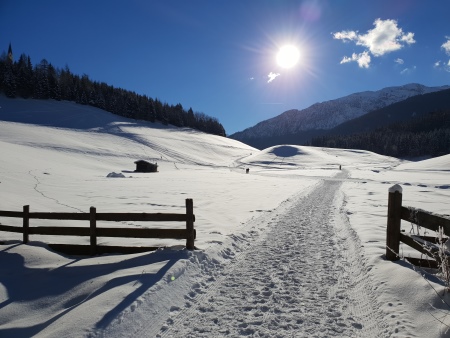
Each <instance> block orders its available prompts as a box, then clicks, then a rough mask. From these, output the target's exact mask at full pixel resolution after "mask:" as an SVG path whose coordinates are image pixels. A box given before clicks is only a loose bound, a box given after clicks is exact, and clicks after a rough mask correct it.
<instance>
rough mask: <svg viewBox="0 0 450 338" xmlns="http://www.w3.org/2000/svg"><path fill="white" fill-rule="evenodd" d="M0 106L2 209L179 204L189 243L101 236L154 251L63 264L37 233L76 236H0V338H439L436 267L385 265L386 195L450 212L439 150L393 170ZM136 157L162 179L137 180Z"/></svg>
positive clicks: (348, 154) (0, 102)
mask: <svg viewBox="0 0 450 338" xmlns="http://www.w3.org/2000/svg"><path fill="white" fill-rule="evenodd" d="M0 107H1V108H0V121H1V122H0V155H1V161H0V191H1V203H0V210H16V211H21V210H22V206H23V205H30V210H31V211H32V212H33V211H52V212H56V211H60V212H74V211H75V212H88V211H89V207H90V206H95V207H96V208H97V211H98V212H150V213H153V212H181V213H182V212H184V211H185V209H184V201H185V199H186V198H192V199H193V200H194V213H195V215H196V222H195V228H196V230H197V239H196V242H195V245H196V247H197V248H198V250H195V251H193V252H189V251H185V250H183V249H182V247H183V245H184V244H185V242H184V241H178V240H171V239H167V240H166V239H163V240H152V239H150V240H149V239H120V238H99V239H98V242H99V244H104V245H108V244H111V245H119V244H124V245H136V246H139V245H149V246H150V245H161V246H163V247H164V248H163V249H160V250H158V251H156V252H153V253H141V254H133V255H103V256H97V257H86V256H83V257H77V256H67V255H62V254H60V253H58V252H54V251H52V250H50V249H49V248H48V247H47V246H46V243H80V244H88V241H89V239H88V238H84V237H51V236H37V235H31V236H30V243H29V245H22V244H21V239H22V236H21V234H16V233H7V232H0V337H31V336H36V337H221V336H229V337H238V336H250V337H335V336H336V337H391V336H395V337H442V336H446V335H450V333H448V332H447V329H448V326H447V325H450V317H449V315H450V306H448V305H446V304H445V303H443V302H442V301H441V298H440V296H442V295H443V291H444V287H443V283H442V282H440V281H439V279H438V278H437V277H438V276H437V275H435V274H429V273H428V274H425V278H426V279H425V278H424V277H422V276H421V273H423V272H421V271H414V269H412V268H411V266H409V265H408V264H407V263H405V262H395V263H393V262H387V261H386V260H385V259H384V253H385V237H386V234H385V229H386V213H387V196H388V189H389V187H391V186H392V185H394V184H400V185H401V186H402V187H403V204H404V205H408V206H414V207H420V208H422V209H425V210H428V211H432V212H435V213H439V214H447V215H448V214H449V209H448V206H449V201H450V199H449V197H450V155H446V156H443V157H440V158H434V159H430V160H425V161H421V162H402V161H399V160H397V159H395V158H389V157H385V156H381V155H377V154H374V153H370V152H366V151H360V150H342V149H322V148H312V147H299V146H289V145H280V146H277V147H273V148H269V149H266V150H263V151H259V150H257V149H254V148H252V147H249V146H247V145H245V144H242V143H240V142H237V141H234V140H231V139H226V138H222V137H216V136H212V135H206V134H203V133H200V132H196V131H192V130H189V129H177V128H171V127H168V126H162V125H160V124H150V123H144V122H139V121H134V120H127V119H124V118H120V117H117V116H114V115H112V114H109V113H106V112H104V111H101V110H98V109H95V108H92V107H87V106H80V105H76V104H74V103H70V102H53V101H34V100H22V99H14V100H11V99H6V98H4V97H1V96H0ZM139 159H143V160H149V161H151V162H157V163H158V166H159V172H158V173H135V172H134V169H135V164H134V161H136V160H139ZM339 165H341V166H342V170H339ZM245 169H249V174H246V173H245ZM110 173H116V174H118V173H120V174H122V175H123V176H124V177H122V178H121V177H107V176H108V174H110ZM113 176H117V175H113ZM0 223H1V224H6V225H17V226H20V225H21V220H20V219H14V218H5V217H3V218H0ZM84 223H86V222H84ZM84 223H83V222H76V221H45V220H31V222H30V226H39V225H58V226H62V225H68V226H70V225H74V226H82V225H83V224H84ZM99 223H100V226H106V225H107V226H113V225H114V224H111V223H106V222H104V223H102V222H99ZM122 223H123V224H118V225H119V226H129V227H153V226H155V227H160V226H161V224H151V223H148V224H146V223H138V222H122ZM85 225H86V227H88V226H89V224H85ZM163 226H167V227H174V225H173V224H166V225H163ZM175 226H179V227H183V225H182V224H181V225H180V224H178V225H177V224H175ZM403 228H404V229H405V230H406V231H408V232H409V231H410V230H411V229H412V226H411V225H410V224H407V223H406V222H404V223H403ZM401 250H402V251H403V252H404V253H405V254H410V253H413V251H411V250H409V249H408V248H406V247H405V246H403V245H402V246H401ZM436 292H437V293H436ZM444 297H445V299H446V300H447V303H449V304H450V302H449V300H448V298H447V296H444Z"/></svg>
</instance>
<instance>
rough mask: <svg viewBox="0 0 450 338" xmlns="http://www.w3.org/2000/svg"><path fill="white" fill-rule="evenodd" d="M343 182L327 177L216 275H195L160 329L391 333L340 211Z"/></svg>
mask: <svg viewBox="0 0 450 338" xmlns="http://www.w3.org/2000/svg"><path fill="white" fill-rule="evenodd" d="M339 176H340V177H341V178H342V177H343V176H345V173H340V174H339ZM336 178H339V177H336ZM341 184H342V183H341V181H340V180H323V181H322V182H321V183H320V184H318V185H317V187H316V189H315V190H313V191H312V192H311V193H309V194H308V195H307V196H305V197H302V198H300V199H298V200H296V201H295V202H294V203H292V204H291V205H290V207H289V208H288V209H287V211H286V212H285V213H284V214H282V215H281V217H277V218H274V219H272V224H271V225H270V227H269V229H268V230H267V231H266V232H265V234H264V235H262V236H261V238H259V239H258V240H256V242H254V243H253V244H251V245H250V246H249V248H248V249H246V250H245V251H244V252H243V253H242V254H240V255H237V256H236V257H235V258H234V260H233V261H232V262H230V263H229V264H228V265H227V266H226V267H225V268H224V269H223V271H221V273H220V276H218V277H217V278H215V281H214V282H213V283H201V281H200V282H198V283H196V285H195V286H194V287H193V290H195V291H193V292H191V293H190V294H189V295H187V296H186V297H185V298H186V303H185V307H184V308H178V307H177V308H174V309H172V310H173V311H174V312H175V313H174V314H173V315H172V316H171V317H170V318H169V319H168V320H167V321H166V324H165V325H163V327H162V328H161V330H160V333H159V334H157V337H213V336H214V337H219V336H227V337H241V336H250V337H383V336H387V335H388V333H387V329H386V325H385V324H384V321H383V319H382V314H381V313H378V310H377V307H376V305H375V304H376V302H374V297H372V295H371V291H370V288H369V287H366V286H367V285H366V283H368V281H367V280H366V279H365V278H364V275H363V266H361V264H363V262H361V259H360V256H359V255H358V250H360V249H359V245H358V239H357V236H356V235H355V234H354V233H353V232H352V230H351V228H350V227H349V225H348V224H346V221H345V217H342V203H343V198H342V194H341V193H340V190H339V188H340V186H341ZM207 277H208V276H205V279H206V278H207Z"/></svg>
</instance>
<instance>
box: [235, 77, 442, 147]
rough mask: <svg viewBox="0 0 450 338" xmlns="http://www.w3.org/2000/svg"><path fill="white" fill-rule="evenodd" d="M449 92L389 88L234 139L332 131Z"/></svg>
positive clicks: (285, 116)
mask: <svg viewBox="0 0 450 338" xmlns="http://www.w3.org/2000/svg"><path fill="white" fill-rule="evenodd" d="M448 88H450V86H441V87H426V86H424V85H421V84H416V83H411V84H407V85H404V86H399V87H387V88H383V89H381V90H378V91H365V92H360V93H355V94H351V95H348V96H345V97H342V98H339V99H336V100H330V101H325V102H321V103H315V104H313V105H312V106H310V107H308V108H306V109H303V110H297V109H292V110H288V111H286V112H284V113H282V114H280V115H278V116H276V117H274V118H271V119H269V120H265V121H262V122H260V123H258V124H257V125H255V126H253V127H250V128H247V129H245V130H244V131H241V132H238V133H235V134H233V135H231V136H230V137H231V138H234V139H236V140H244V139H249V138H262V137H273V136H281V135H291V134H295V133H298V132H300V131H306V130H316V129H331V128H333V127H336V126H337V125H339V124H341V123H343V122H346V121H349V120H352V119H355V118H357V117H360V116H362V115H364V114H367V113H369V112H371V111H374V110H376V109H380V108H384V107H386V106H388V105H391V104H393V103H396V102H400V101H403V100H406V99H407V98H409V97H412V96H415V95H422V94H427V93H432V92H435V91H440V90H444V89H448Z"/></svg>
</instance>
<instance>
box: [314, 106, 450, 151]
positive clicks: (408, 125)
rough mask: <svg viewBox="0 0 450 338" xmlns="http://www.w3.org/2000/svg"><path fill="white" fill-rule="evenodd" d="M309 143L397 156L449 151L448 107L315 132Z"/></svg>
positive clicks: (449, 111)
mask: <svg viewBox="0 0 450 338" xmlns="http://www.w3.org/2000/svg"><path fill="white" fill-rule="evenodd" d="M311 145H312V146H316V147H328V148H346V149H362V150H369V151H373V152H375V153H378V154H382V155H387V156H394V157H399V158H405V157H419V156H433V157H434V156H441V155H445V154H449V153H450V109H448V110H442V111H437V112H431V113H428V114H425V115H421V116H419V117H416V118H414V119H411V120H409V121H407V122H399V123H394V124H391V125H389V126H386V127H382V128H378V129H376V130H374V131H371V132H363V133H357V134H352V135H336V136H330V135H328V136H319V137H316V138H313V139H312V141H311Z"/></svg>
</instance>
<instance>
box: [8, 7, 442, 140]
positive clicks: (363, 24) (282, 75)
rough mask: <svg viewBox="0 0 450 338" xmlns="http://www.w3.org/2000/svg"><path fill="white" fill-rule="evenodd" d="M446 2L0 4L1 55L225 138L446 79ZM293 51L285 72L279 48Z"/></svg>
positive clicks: (436, 84) (434, 84) (430, 84)
mask: <svg viewBox="0 0 450 338" xmlns="http://www.w3.org/2000/svg"><path fill="white" fill-rule="evenodd" d="M449 13H450V2H449V1H447V0H430V1H424V0H377V1H353V0H339V1H337V0H328V1H327V0H305V1H283V0H277V1H276V0H270V1H269V0H246V1H243V0H214V1H212V0H164V1H162V0H161V1H157V0H151V1H149V0H140V1H138V0H126V1H125V0H123V1H118V0H108V1H106V0H104V1H103V0H96V1H92V0H76V1H72V0H64V1H61V0H40V1H34V0H29V1H22V0H0V52H3V51H5V52H6V51H7V48H8V44H9V43H11V44H12V47H13V52H14V56H15V58H16V59H17V58H18V57H19V56H20V54H21V53H26V54H27V55H29V56H30V57H31V60H32V62H33V64H36V63H38V62H40V61H41V60H42V59H43V58H45V59H47V61H49V62H50V63H52V64H53V65H54V66H55V67H58V68H63V67H65V65H68V66H69V68H70V69H71V71H72V72H73V73H75V74H79V75H82V74H87V75H89V77H90V78H91V79H92V80H95V81H100V82H106V83H108V84H110V85H113V86H115V87H121V88H124V89H128V90H132V91H135V92H137V93H139V94H145V95H147V96H149V97H152V98H159V99H160V100H161V101H163V102H167V103H169V104H177V103H181V104H182V105H183V107H184V108H185V109H188V108H189V107H192V108H193V109H194V111H198V112H203V113H205V114H207V115H210V116H214V117H217V118H218V119H219V121H220V122H221V123H222V124H223V126H224V127H225V130H226V131H227V134H231V133H233V132H236V131H240V130H243V129H245V128H247V127H251V126H253V125H255V124H256V123H258V122H260V121H263V120H266V119H268V118H271V117H274V116H277V115H279V114H281V113H282V112H284V111H286V110H289V109H303V108H306V107H308V106H310V105H312V104H314V103H316V102H322V101H327V100H331V99H335V98H338V97H341V96H345V95H348V94H351V93H354V92H359V91H366V90H378V89H381V88H384V87H388V86H396V85H402V84H406V83H412V82H417V83H421V84H424V85H428V86H440V85H448V84H450V21H449ZM286 44H291V45H294V46H296V47H297V48H298V49H299V51H300V60H299V62H298V63H297V64H296V65H295V66H294V67H292V68H289V69H284V68H282V67H280V66H279V65H277V62H276V54H277V52H278V51H279V49H280V48H281V47H282V46H284V45H286Z"/></svg>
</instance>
